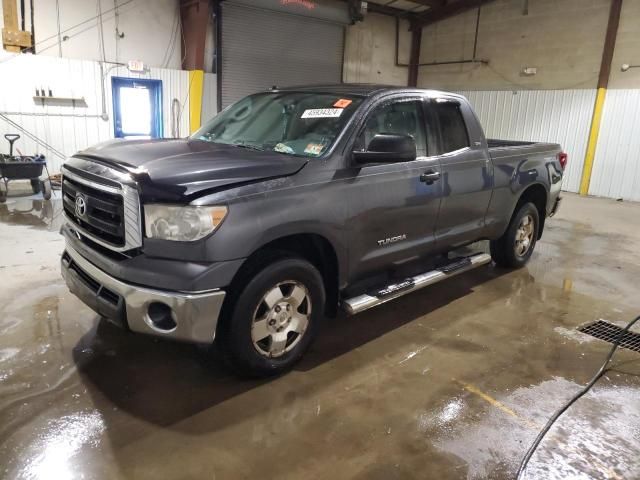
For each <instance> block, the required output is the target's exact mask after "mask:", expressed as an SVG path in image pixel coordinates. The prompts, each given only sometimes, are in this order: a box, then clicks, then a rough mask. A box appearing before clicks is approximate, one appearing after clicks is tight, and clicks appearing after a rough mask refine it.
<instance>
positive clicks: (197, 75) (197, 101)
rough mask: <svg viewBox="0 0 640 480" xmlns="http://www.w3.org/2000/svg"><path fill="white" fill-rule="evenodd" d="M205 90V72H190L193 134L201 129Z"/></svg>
mask: <svg viewBox="0 0 640 480" xmlns="http://www.w3.org/2000/svg"><path fill="white" fill-rule="evenodd" d="M203 90H204V72H203V71H202V70H191V71H189V131H190V132H191V133H193V132H195V131H196V130H198V129H199V128H200V122H201V119H200V117H201V115H202V92H203Z"/></svg>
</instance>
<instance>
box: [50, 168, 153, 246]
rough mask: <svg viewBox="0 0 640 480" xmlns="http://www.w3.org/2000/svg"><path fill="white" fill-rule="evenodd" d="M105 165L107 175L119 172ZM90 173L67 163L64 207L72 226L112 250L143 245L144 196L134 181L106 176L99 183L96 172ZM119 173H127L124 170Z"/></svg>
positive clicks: (63, 181) (63, 194) (63, 196)
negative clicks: (141, 208)
mask: <svg viewBox="0 0 640 480" xmlns="http://www.w3.org/2000/svg"><path fill="white" fill-rule="evenodd" d="M85 163H89V162H85ZM90 167H91V166H88V168H90ZM101 168H102V170H103V173H104V175H105V176H106V177H110V176H112V175H115V174H114V173H113V172H114V171H112V170H111V169H109V168H107V167H101ZM86 173H87V176H85V175H84V173H83V174H80V171H79V169H77V168H73V169H72V168H70V167H67V166H63V169H62V199H63V208H64V213H65V217H66V218H67V219H68V221H69V222H70V224H71V226H72V228H73V229H74V230H76V231H77V232H78V233H79V234H81V235H82V236H83V237H84V238H85V239H86V240H87V241H92V242H94V244H99V245H100V246H101V248H106V249H109V250H110V251H112V252H125V251H130V250H133V249H135V248H138V247H141V246H142V229H141V219H140V198H139V195H138V190H137V187H136V185H135V184H134V183H133V180H132V179H128V180H127V181H125V182H122V183H119V182H118V183H117V182H115V181H114V180H110V179H108V178H105V179H104V180H103V181H102V179H101V181H100V182H96V181H95V179H94V178H93V177H95V175H92V177H89V176H88V175H89V172H86ZM118 175H119V176H120V177H122V176H123V175H122V173H121V172H118ZM114 184H115V185H118V186H117V187H116V186H114Z"/></svg>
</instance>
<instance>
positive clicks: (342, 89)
mask: <svg viewBox="0 0 640 480" xmlns="http://www.w3.org/2000/svg"><path fill="white" fill-rule="evenodd" d="M273 90H277V91H280V92H286V91H295V92H318V93H331V94H341V95H356V96H361V97H371V96H373V95H377V94H380V93H387V92H416V91H419V92H429V93H430V94H431V95H433V96H436V95H438V94H447V95H452V93H450V92H444V91H439V90H431V89H425V88H416V87H399V86H397V85H382V84H375V83H340V84H328V85H297V86H291V87H274V88H272V91H273ZM453 95H456V94H453Z"/></svg>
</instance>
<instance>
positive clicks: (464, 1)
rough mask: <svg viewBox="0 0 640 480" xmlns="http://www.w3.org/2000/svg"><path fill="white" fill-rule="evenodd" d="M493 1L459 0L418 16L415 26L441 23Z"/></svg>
mask: <svg viewBox="0 0 640 480" xmlns="http://www.w3.org/2000/svg"><path fill="white" fill-rule="evenodd" d="M492 1H493V0H457V1H452V2H450V3H447V4H446V5H444V6H443V7H440V8H431V9H429V10H427V11H426V12H424V13H422V14H418V15H417V19H416V22H415V25H416V26H417V27H425V26H427V25H430V24H432V23H436V22H439V21H441V20H444V19H446V18H449V17H453V16H455V15H459V14H461V13H464V12H466V11H467V10H471V9H474V8H478V7H479V6H481V5H485V4H487V3H490V2H492Z"/></svg>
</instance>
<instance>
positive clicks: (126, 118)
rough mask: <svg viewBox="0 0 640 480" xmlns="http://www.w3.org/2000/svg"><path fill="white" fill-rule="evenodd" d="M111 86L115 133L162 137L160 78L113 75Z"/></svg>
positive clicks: (120, 135) (124, 135) (123, 135)
mask: <svg viewBox="0 0 640 480" xmlns="http://www.w3.org/2000/svg"><path fill="white" fill-rule="evenodd" d="M111 88H112V91H113V129H114V135H115V136H116V137H119V138H128V137H142V138H160V137H162V80H149V79H146V78H124V77H112V78H111Z"/></svg>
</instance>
